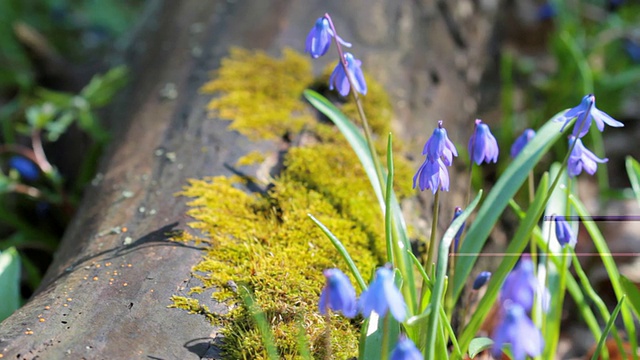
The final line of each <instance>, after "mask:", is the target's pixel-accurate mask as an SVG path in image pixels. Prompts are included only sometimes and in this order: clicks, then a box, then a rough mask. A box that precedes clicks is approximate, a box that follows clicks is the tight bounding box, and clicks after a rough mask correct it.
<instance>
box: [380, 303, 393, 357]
mask: <svg viewBox="0 0 640 360" xmlns="http://www.w3.org/2000/svg"><path fill="white" fill-rule="evenodd" d="M390 329H391V313H387V315H386V316H385V317H384V322H383V325H382V345H381V349H380V359H381V360H387V359H388V358H389V353H390V352H391V351H390V350H389V348H390V345H389V343H390V339H389V333H390Z"/></svg>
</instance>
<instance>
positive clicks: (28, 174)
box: [9, 156, 40, 181]
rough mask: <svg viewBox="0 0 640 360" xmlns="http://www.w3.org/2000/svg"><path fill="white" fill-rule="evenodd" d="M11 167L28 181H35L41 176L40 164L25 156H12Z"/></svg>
mask: <svg viewBox="0 0 640 360" xmlns="http://www.w3.org/2000/svg"><path fill="white" fill-rule="evenodd" d="M9 167H10V168H12V169H15V170H16V171H17V172H18V174H20V176H21V177H22V178H23V179H24V180H27V181H35V180H38V178H39V177H40V169H39V168H38V166H37V165H36V164H34V163H33V162H32V161H31V160H29V159H27V158H26V157H24V156H12V157H11V158H10V159H9Z"/></svg>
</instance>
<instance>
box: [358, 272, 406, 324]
mask: <svg viewBox="0 0 640 360" xmlns="http://www.w3.org/2000/svg"><path fill="white" fill-rule="evenodd" d="M359 305H360V309H361V310H362V315H364V317H367V318H368V317H369V316H370V315H371V312H372V311H375V312H376V313H378V315H380V317H384V316H385V315H386V313H387V311H391V315H393V317H394V318H395V319H396V320H398V321H400V322H402V321H404V319H405V318H406V316H407V305H406V304H405V302H404V299H403V298H402V294H401V293H400V290H398V288H397V287H396V285H395V284H394V283H393V270H391V269H389V268H387V267H382V268H379V269H378V270H377V271H376V276H375V278H374V279H373V281H372V282H371V285H369V288H368V289H367V290H365V291H363V292H362V295H360V304H359Z"/></svg>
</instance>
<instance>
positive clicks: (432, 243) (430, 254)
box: [424, 190, 440, 277]
mask: <svg viewBox="0 0 640 360" xmlns="http://www.w3.org/2000/svg"><path fill="white" fill-rule="evenodd" d="M439 205H440V190H436V193H435V196H434V199H433V220H431V236H430V238H429V250H428V251H427V260H426V261H425V263H424V268H425V269H427V274H428V275H429V277H432V276H433V273H432V272H431V269H432V267H431V264H432V263H433V261H434V258H435V255H436V248H437V247H438V246H437V245H438V244H437V241H438V236H437V235H438V210H439Z"/></svg>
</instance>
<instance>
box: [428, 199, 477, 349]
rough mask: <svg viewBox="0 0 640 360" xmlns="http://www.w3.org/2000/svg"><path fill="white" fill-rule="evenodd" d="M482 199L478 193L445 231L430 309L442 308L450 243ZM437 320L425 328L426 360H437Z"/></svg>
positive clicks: (430, 321) (430, 319)
mask: <svg viewBox="0 0 640 360" xmlns="http://www.w3.org/2000/svg"><path fill="white" fill-rule="evenodd" d="M481 198H482V191H480V192H479V193H478V195H477V196H476V198H475V199H474V200H473V201H472V202H471V203H470V204H469V206H467V208H466V209H465V210H464V211H463V212H462V214H460V216H458V217H457V218H456V219H455V220H454V221H453V222H452V223H451V225H449V228H448V229H447V231H445V233H444V235H443V237H442V241H441V242H440V247H439V249H438V262H437V264H436V273H435V274H436V275H435V277H434V285H433V291H432V292H431V299H430V304H429V306H430V307H431V309H439V308H440V307H441V306H442V297H443V295H444V290H445V286H444V283H445V279H446V278H447V269H448V262H449V249H451V243H452V242H453V239H454V238H455V236H456V233H457V232H458V230H459V229H460V228H461V227H462V224H464V222H465V221H467V218H468V217H469V215H471V213H472V212H473V211H474V210H475V208H476V206H478V203H479V202H480V199H481ZM438 320H439V316H430V317H429V322H428V326H427V346H426V349H425V351H426V352H427V356H426V357H425V358H426V359H434V360H435V359H437V358H436V357H435V355H436V354H435V351H436V339H437V335H438ZM438 359H439V357H438Z"/></svg>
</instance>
